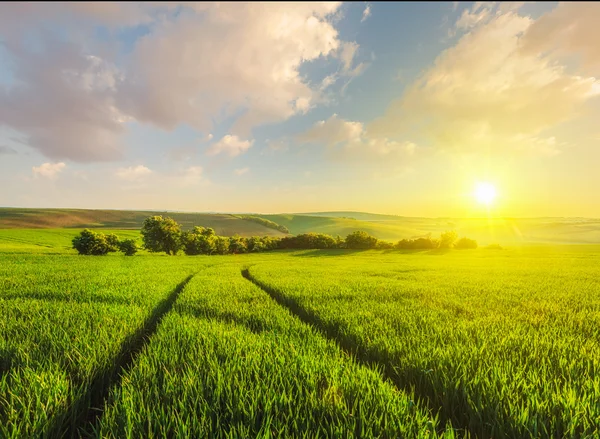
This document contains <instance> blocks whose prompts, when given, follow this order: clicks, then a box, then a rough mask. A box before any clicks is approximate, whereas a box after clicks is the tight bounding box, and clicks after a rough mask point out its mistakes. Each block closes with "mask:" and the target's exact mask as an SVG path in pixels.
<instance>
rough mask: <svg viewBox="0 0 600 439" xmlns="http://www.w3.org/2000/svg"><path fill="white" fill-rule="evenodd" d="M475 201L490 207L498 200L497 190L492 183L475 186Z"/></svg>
mask: <svg viewBox="0 0 600 439" xmlns="http://www.w3.org/2000/svg"><path fill="white" fill-rule="evenodd" d="M475 199H476V200H477V202H479V203H481V204H485V205H486V206H489V205H490V204H492V203H493V202H494V200H495V199H496V188H495V187H494V185H493V184H491V183H477V185H476V186H475Z"/></svg>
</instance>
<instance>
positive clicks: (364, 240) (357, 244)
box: [346, 230, 377, 249]
mask: <svg viewBox="0 0 600 439" xmlns="http://www.w3.org/2000/svg"><path fill="white" fill-rule="evenodd" d="M375 247H377V238H375V237H374V236H371V235H369V234H368V233H367V232H364V231H362V230H357V231H356V232H352V233H350V234H349V235H348V236H346V248H353V249H369V248H375Z"/></svg>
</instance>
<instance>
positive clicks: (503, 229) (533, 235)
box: [0, 208, 600, 245]
mask: <svg viewBox="0 0 600 439" xmlns="http://www.w3.org/2000/svg"><path fill="white" fill-rule="evenodd" d="M150 215H166V216H170V217H172V218H174V219H175V220H176V221H178V222H179V223H181V224H182V225H183V227H184V228H185V229H189V228H191V227H193V226H195V225H198V226H205V227H212V228H214V229H215V231H216V232H217V234H219V235H224V236H231V235H234V234H239V235H241V236H265V235H267V236H285V234H284V233H282V232H280V231H278V230H275V229H273V228H268V227H265V226H264V225H262V224H259V223H256V222H253V221H248V220H243V219H240V218H238V217H236V216H235V215H231V214H223V213H184V212H158V211H128V210H87V209H21V208H0V229H11V228H19V229H33V228H36V229H39V228H45V229H65V228H66V229H82V228H85V227H87V228H101V229H121V230H124V229H129V230H138V229H139V228H140V227H141V225H142V222H143V221H144V219H145V218H146V217H148V216H150ZM251 215H254V216H259V217H261V218H264V219H268V220H270V221H273V222H275V223H277V224H279V225H281V226H285V227H287V228H288V229H289V231H290V233H292V234H294V235H297V234H300V233H308V232H317V233H326V234H328V235H332V236H336V235H340V236H342V237H345V236H346V235H348V234H349V233H352V232H354V231H356V230H364V231H366V232H367V233H370V234H372V235H373V236H376V237H377V238H379V239H384V240H388V241H392V242H395V241H398V240H400V239H404V238H416V237H420V236H426V235H428V234H432V235H433V236H439V234H440V233H441V232H444V231H446V230H456V231H457V232H458V233H459V235H460V236H467V237H469V238H473V239H476V240H477V241H478V242H479V244H480V245H486V244H492V243H500V244H503V245H504V244H505V245H511V244H520V243H569V244H592V243H600V219H589V218H493V219H487V218H454V219H453V218H419V217H402V216H394V215H379V214H371V213H365V212H316V213H310V214H308V213H302V214H274V215H261V214H256V213H251Z"/></svg>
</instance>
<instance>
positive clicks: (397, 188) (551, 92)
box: [0, 2, 600, 219]
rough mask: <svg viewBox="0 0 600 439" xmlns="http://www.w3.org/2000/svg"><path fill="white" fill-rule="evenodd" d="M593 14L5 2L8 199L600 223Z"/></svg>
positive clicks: (0, 37)
mask: <svg viewBox="0 0 600 439" xmlns="http://www.w3.org/2000/svg"><path fill="white" fill-rule="evenodd" d="M598 19H600V3H567V2H564V3H561V2H533V3H529V2H528V3H523V2H443V3H433V2H430V3H402V2H400V3H392V4H389V3H378V2H350V3H347V2H346V3H345V2H313V3H269V4H263V3H238V4H234V5H233V6H232V5H231V4H227V3H224V4H218V3H195V2H184V3H173V4H165V3H142V2H133V3H116V2H103V3H53V4H50V3H28V4H25V3H3V4H2V5H1V6H0V186H1V187H2V188H3V190H2V192H1V193H0V204H3V205H6V206H9V205H10V206H22V207H15V208H58V209H94V210H138V211H140V210H147V211H165V212H166V211H172V212H187V213H203V212H206V213H210V212H212V213H258V212H263V213H262V214H265V213H264V212H271V213H268V214H278V213H282V212H283V213H287V212H291V213H296V214H298V213H302V212H304V213H328V212H356V213H371V212H372V213H373V214H378V215H394V216H401V217H406V218H465V219H467V218H471V219H472V218H500V219H501V218H587V219H595V218H600V193H599V192H598V190H594V189H595V188H599V187H600V173H598V172H597V170H596V167H597V164H598V163H600V128H598V126H597V120H598V119H599V118H600V99H599V96H600V79H598V78H600V51H599V50H598V48H597V43H596V41H597V40H598V39H599V38H600V28H599V27H598V26H597V24H596V23H597V20H598ZM165 66H168V68H167V67H165ZM40 206H49V207H40ZM124 206H127V208H126V209H124V208H123V207H124Z"/></svg>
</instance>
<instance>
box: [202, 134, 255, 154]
mask: <svg viewBox="0 0 600 439" xmlns="http://www.w3.org/2000/svg"><path fill="white" fill-rule="evenodd" d="M253 143H254V140H241V139H240V138H239V137H238V136H232V135H230V134H227V135H226V136H223V138H222V139H221V140H219V141H218V142H216V143H214V144H213V145H212V146H211V147H210V148H208V150H207V151H206V154H207V155H209V156H212V155H217V154H221V153H224V154H226V155H228V156H229V157H235V156H238V155H240V154H242V153H244V152H246V151H247V150H248V149H249V148H250V147H251V146H252V145H253Z"/></svg>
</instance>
